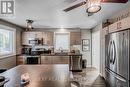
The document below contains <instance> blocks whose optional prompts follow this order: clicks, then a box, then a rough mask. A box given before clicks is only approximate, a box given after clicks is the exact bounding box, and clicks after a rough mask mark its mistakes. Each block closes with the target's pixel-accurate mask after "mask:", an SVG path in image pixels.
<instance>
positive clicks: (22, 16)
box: [3, 0, 130, 29]
mask: <svg viewBox="0 0 130 87" xmlns="http://www.w3.org/2000/svg"><path fill="white" fill-rule="evenodd" d="M81 1H82V0H15V16H14V17H12V18H3V19H4V20H6V21H9V22H12V23H15V24H17V25H20V26H22V27H26V19H32V20H34V23H33V27H34V28H86V29H90V28H92V27H94V26H96V25H97V24H98V23H100V22H101V21H102V20H104V19H106V18H109V17H110V16H111V15H113V14H115V13H116V12H118V11H119V10H122V9H124V8H125V7H126V6H128V5H130V3H129V2H128V3H127V4H119V3H118V4H117V3H114V4H113V3H102V9H101V11H100V12H98V13H96V14H94V15H93V16H91V17H88V16H87V13H86V10H85V6H81V7H79V8H77V9H74V10H72V11H70V12H64V11H63V9H64V8H66V7H68V6H71V5H73V4H75V3H79V2H81Z"/></svg>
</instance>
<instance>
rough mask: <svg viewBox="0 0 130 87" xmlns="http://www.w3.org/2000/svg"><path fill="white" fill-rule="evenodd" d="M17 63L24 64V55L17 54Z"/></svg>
mask: <svg viewBox="0 0 130 87" xmlns="http://www.w3.org/2000/svg"><path fill="white" fill-rule="evenodd" d="M16 61H17V65H23V64H26V56H17V60H16Z"/></svg>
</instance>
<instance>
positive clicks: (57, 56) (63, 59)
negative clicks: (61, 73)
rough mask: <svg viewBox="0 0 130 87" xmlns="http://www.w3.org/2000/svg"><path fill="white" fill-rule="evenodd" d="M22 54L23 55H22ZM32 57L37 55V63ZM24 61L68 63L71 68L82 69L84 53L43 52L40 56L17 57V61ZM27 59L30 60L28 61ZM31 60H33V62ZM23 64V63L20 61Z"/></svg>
mask: <svg viewBox="0 0 130 87" xmlns="http://www.w3.org/2000/svg"><path fill="white" fill-rule="evenodd" d="M21 56H22V55H21ZM31 57H32V58H33V59H35V58H34V57H37V59H38V62H36V63H35V60H36V61H37V59H35V60H31ZM18 60H19V61H24V62H23V64H41V65H42V64H68V65H69V67H70V70H72V71H81V70H82V54H74V53H52V54H41V55H39V56H36V55H35V56H29V55H23V59H22V57H21V59H20V57H19V58H17V62H19V61H18ZM27 60H30V62H29V63H27ZM31 61H33V62H32V63H31ZM20 64H22V63H20Z"/></svg>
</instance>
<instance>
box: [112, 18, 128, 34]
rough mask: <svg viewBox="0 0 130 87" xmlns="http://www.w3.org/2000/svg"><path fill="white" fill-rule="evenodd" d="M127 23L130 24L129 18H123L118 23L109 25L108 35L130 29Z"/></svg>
mask: <svg viewBox="0 0 130 87" xmlns="http://www.w3.org/2000/svg"><path fill="white" fill-rule="evenodd" d="M129 22H130V17H128V18H124V19H122V20H120V21H118V22H115V23H113V24H111V25H109V33H112V32H116V31H120V30H125V29H128V28H130V24H129Z"/></svg>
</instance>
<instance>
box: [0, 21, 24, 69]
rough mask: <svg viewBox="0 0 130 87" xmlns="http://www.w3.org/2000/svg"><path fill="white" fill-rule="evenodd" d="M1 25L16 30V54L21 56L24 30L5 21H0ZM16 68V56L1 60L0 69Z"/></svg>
mask: <svg viewBox="0 0 130 87" xmlns="http://www.w3.org/2000/svg"><path fill="white" fill-rule="evenodd" d="M0 24H1V25H5V26H8V27H12V28H15V29H16V54H21V49H22V46H21V32H22V31H23V28H22V27H20V26H17V25H15V24H12V23H10V22H7V21H4V20H2V19H0ZM14 66H16V56H11V57H7V58H3V59H0V69H1V68H7V69H9V68H12V67H14Z"/></svg>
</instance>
